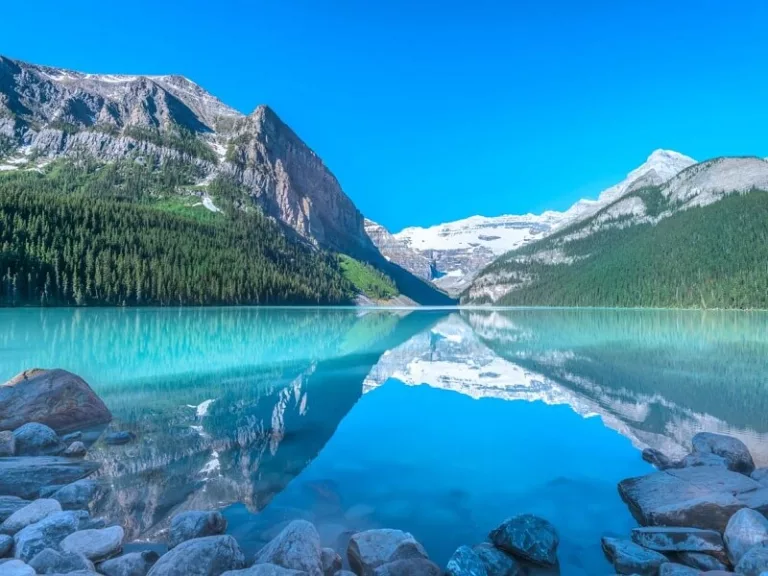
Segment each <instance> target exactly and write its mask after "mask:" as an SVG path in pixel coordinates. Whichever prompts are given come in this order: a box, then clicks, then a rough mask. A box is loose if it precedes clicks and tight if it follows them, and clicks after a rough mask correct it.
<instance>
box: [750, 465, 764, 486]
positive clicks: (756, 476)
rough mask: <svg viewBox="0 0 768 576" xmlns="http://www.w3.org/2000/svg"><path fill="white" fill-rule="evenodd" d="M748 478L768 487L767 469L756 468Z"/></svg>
mask: <svg viewBox="0 0 768 576" xmlns="http://www.w3.org/2000/svg"><path fill="white" fill-rule="evenodd" d="M749 477H750V478H752V480H754V481H756V482H760V484H762V485H763V486H768V468H756V469H755V471H754V472H752V474H750V475H749Z"/></svg>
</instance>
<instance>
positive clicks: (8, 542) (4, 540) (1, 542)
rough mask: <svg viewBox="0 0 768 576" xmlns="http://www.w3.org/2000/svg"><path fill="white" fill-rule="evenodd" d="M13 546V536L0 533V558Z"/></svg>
mask: <svg viewBox="0 0 768 576" xmlns="http://www.w3.org/2000/svg"><path fill="white" fill-rule="evenodd" d="M12 548H13V538H11V537H10V536H8V535H7V534H0V558H4V557H5V556H7V555H8V553H9V552H10V551H11V549H12Z"/></svg>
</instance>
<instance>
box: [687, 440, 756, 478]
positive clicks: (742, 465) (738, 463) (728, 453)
mask: <svg viewBox="0 0 768 576" xmlns="http://www.w3.org/2000/svg"><path fill="white" fill-rule="evenodd" d="M691 442H692V444H693V452H694V453H697V454H714V455H716V456H720V457H721V458H724V459H725V460H726V463H727V467H728V469H729V470H732V471H734V472H739V473H741V474H747V475H749V474H752V472H753V471H754V470H755V463H754V462H753V460H752V455H751V454H750V453H749V449H748V448H747V446H746V445H745V444H744V442H742V441H741V440H739V439H737V438H734V437H732V436H725V435H724V434H713V433H712V432H699V433H698V434H696V435H695V436H694V437H693V440H692V441H691Z"/></svg>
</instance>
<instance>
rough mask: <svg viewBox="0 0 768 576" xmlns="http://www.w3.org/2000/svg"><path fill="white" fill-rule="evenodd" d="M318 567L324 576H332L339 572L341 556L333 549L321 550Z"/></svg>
mask: <svg viewBox="0 0 768 576" xmlns="http://www.w3.org/2000/svg"><path fill="white" fill-rule="evenodd" d="M320 565H321V566H322V568H323V574H324V575H325V576H333V575H334V574H336V572H338V571H339V570H341V567H342V561H341V556H339V554H338V552H336V550H334V549H333V548H323V549H321V550H320Z"/></svg>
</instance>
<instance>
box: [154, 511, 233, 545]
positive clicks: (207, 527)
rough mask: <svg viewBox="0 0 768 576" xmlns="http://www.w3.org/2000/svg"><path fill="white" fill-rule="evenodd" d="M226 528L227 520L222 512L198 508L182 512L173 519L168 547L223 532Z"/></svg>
mask: <svg viewBox="0 0 768 576" xmlns="http://www.w3.org/2000/svg"><path fill="white" fill-rule="evenodd" d="M226 529H227V521H226V520H225V519H224V516H222V515H221V513H220V512H201V511H197V510H191V511H189V512H182V513H181V514H177V515H176V516H174V517H173V518H172V519H171V528H170V531H169V536H168V548H173V547H174V546H178V545H179V544H181V543H182V542H184V541H186V540H191V539H192V538H202V537H203V536H215V535H217V534H223V533H224V532H225V531H226Z"/></svg>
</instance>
